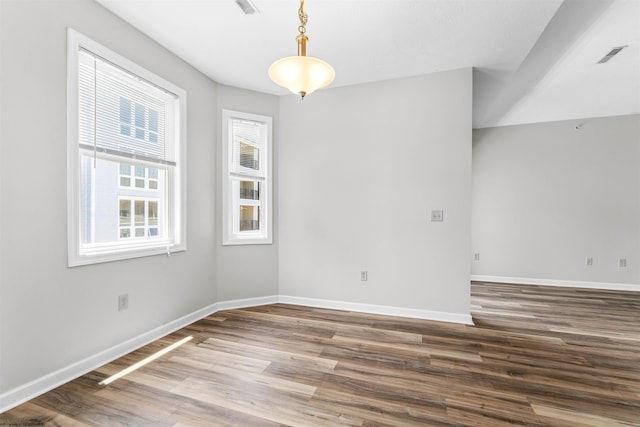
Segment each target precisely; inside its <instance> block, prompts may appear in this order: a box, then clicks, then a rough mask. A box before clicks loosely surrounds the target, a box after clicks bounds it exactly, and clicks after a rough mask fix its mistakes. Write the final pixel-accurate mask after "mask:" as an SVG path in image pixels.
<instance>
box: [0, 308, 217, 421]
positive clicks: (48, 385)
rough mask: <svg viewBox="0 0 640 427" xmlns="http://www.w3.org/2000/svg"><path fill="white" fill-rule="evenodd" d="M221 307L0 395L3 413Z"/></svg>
mask: <svg viewBox="0 0 640 427" xmlns="http://www.w3.org/2000/svg"><path fill="white" fill-rule="evenodd" d="M218 305H219V304H218V303H215V304H211V305H209V306H207V307H204V308H201V309H199V310H196V311H194V312H193V313H190V314H187V315H186V316H182V317H180V318H178V319H176V320H173V321H171V322H168V323H166V324H164V325H162V326H159V327H157V328H155V329H152V330H150V331H148V332H145V333H143V334H140V335H138V336H137V337H134V338H131V339H130V340H127V341H125V342H123V343H121V344H117V345H115V346H113V347H111V348H108V349H106V350H104V351H101V352H99V353H96V354H94V355H92V356H89V357H87V358H85V359H83V360H80V361H78V362H75V363H73V364H71V365H69V366H66V367H64V368H61V369H58V370H57V371H54V372H51V373H49V374H46V375H44V376H42V377H40V378H36V379H35V380H33V381H31V382H28V383H26V384H24V385H22V386H19V387H16V388H14V389H12V390H9V391H7V392H5V393H3V394H1V395H0V413H3V412H5V411H8V410H9V409H11V408H13V407H16V406H18V405H20V404H21V403H24V402H26V401H28V400H31V399H33V398H35V397H37V396H39V395H41V394H43V393H46V392H47V391H49V390H52V389H54V388H56V387H59V386H61V385H62V384H64V383H67V382H69V381H71V380H74V379H76V378H78V377H81V376H82V375H84V374H86V373H88V372H91V371H93V370H95V369H97V368H99V367H100V366H102V365H105V364H107V363H110V362H112V361H114V360H116V359H117V358H119V357H122V356H124V355H125V354H128V353H131V352H132V351H134V350H137V349H138V348H140V347H143V346H145V345H147V344H149V343H151V342H153V341H155V340H157V339H160V338H162V337H164V336H166V335H168V334H170V333H172V332H175V331H177V330H178V329H180V328H184V327H185V326H187V325H190V324H191V323H193V322H195V321H197V320H200V319H202V318H204V317H207V316H209V315H210V314H213V313H215V312H216V311H218V309H219V308H218Z"/></svg>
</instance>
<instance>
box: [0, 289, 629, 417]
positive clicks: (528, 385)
mask: <svg viewBox="0 0 640 427" xmlns="http://www.w3.org/2000/svg"><path fill="white" fill-rule="evenodd" d="M472 314H473V319H474V322H475V326H465V325H457V324H449V323H440V322H431V321H423V320H414V319H404V318H395V317H386V316H377V315H368V314H360V313H353V312H341V311H332V310H325V309H314V308H306V307H298V306H291V305H284V304H275V305H267V306H261V307H254V308H248V309H242V310H231V311H224V312H218V313H216V314H214V315H212V316H209V317H207V318H205V319H202V320H200V321H198V322H196V323H194V324H192V325H190V326H188V327H186V328H184V329H182V330H180V331H178V332H176V333H174V334H171V335H169V336H167V337H165V338H163V339H161V340H158V341H156V342H154V343H152V344H150V345H148V346H146V347H144V348H142V349H140V350H138V351H135V352H133V353H131V354H129V355H127V356H125V357H123V358H121V359H118V360H116V361H114V362H113V363H110V364H108V365H105V366H103V367H101V368H100V369H98V370H96V371H93V372H90V373H89V374H87V375H84V376H82V377H81V378H78V379H77V380H75V381H72V382H70V383H68V384H65V385H63V386H61V387H59V388H57V389H55V390H52V391H50V392H48V393H46V394H44V395H42V396H40V397H38V398H36V399H34V400H32V401H30V402H28V403H25V404H23V405H20V406H18V407H16V408H14V409H12V410H10V411H8V412H6V413H4V414H1V415H0V425H20V423H22V424H23V425H60V426H83V425H100V426H102V425H105V426H113V425H132V426H146V425H151V426H186V425H207V426H211V425H222V426H245V425H260V426H278V425H289V426H322V425H326V426H337V425H356V426H373V425H376V426H390V425H393V426H409V425H459V426H503V425H513V424H516V425H536V426H537V425H540V426H578V425H580V426H582V425H595V426H640V293H632V292H617V291H597V290H585V289H569V288H548V287H538V286H516V285H502V284H500V285H498V284H488V283H474V284H472ZM186 336H193V339H192V340H191V341H189V342H187V343H186V344H184V345H182V346H180V347H179V348H177V349H175V350H173V351H172V352H170V353H168V354H166V355H164V356H162V357H160V358H159V359H157V360H156V361H154V362H151V363H150V364H148V365H146V366H144V367H142V368H140V369H139V370H137V371H135V372H133V373H130V374H128V375H127V376H125V377H123V378H121V379H118V380H116V381H114V382H113V383H111V384H109V385H107V386H102V385H99V384H98V383H99V382H100V381H102V380H104V379H105V378H107V377H108V376H110V375H112V374H115V373H116V372H118V371H120V370H121V369H123V368H125V367H127V366H129V365H131V364H133V363H136V362H138V361H140V360H141V359H144V358H145V357H147V356H149V355H150V354H153V353H154V352H156V351H158V350H160V349H162V348H166V347H167V346H168V345H170V344H172V343H174V342H176V341H178V340H180V339H181V338H183V337H186Z"/></svg>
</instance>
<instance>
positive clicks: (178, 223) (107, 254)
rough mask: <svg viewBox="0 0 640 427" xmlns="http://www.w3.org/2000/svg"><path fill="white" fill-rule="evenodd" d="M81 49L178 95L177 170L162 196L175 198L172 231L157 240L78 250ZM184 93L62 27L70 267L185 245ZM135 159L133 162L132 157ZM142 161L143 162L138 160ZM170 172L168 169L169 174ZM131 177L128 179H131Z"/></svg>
mask: <svg viewBox="0 0 640 427" xmlns="http://www.w3.org/2000/svg"><path fill="white" fill-rule="evenodd" d="M80 47H83V48H85V49H87V50H89V51H91V52H93V53H95V54H96V55H99V56H101V57H102V58H104V59H106V60H108V61H110V62H112V63H114V64H118V66H120V67H122V68H124V69H126V70H127V71H129V72H131V73H133V74H136V75H138V76H140V77H142V78H144V79H146V80H147V81H149V82H150V83H152V84H155V85H157V86H159V87H162V88H165V89H166V90H169V91H171V92H172V93H174V94H175V95H177V96H178V104H179V105H178V108H177V112H176V114H177V115H178V117H177V123H178V124H179V128H178V129H176V133H177V138H178V139H179V141H180V142H179V148H178V152H177V153H176V158H177V168H176V172H177V173H173V175H172V176H171V178H170V179H171V182H172V183H173V185H168V188H167V198H168V200H175V202H174V203H168V204H167V205H168V206H167V221H170V222H171V223H173V224H175V225H174V226H173V227H172V228H171V231H172V234H171V235H169V236H167V239H162V241H145V242H140V243H138V244H136V243H132V244H126V245H118V244H103V245H101V244H97V245H95V247H93V248H91V249H89V250H84V251H82V253H81V251H80V203H79V201H80V155H81V149H80V148H79V146H78V142H79V122H78V109H79V103H78V85H77V81H78V69H79V67H78V66H79V64H78V49H79V48H80ZM186 123H187V93H186V92H185V91H184V90H183V89H181V88H179V87H177V86H176V85H174V84H173V83H171V82H168V81H166V80H164V79H162V78H161V77H159V76H157V75H155V74H154V73H152V72H150V71H148V70H146V69H145V68H143V67H141V66H139V65H137V64H135V63H134V62H132V61H130V60H128V59H126V58H124V57H122V56H120V55H119V54H117V53H115V52H113V51H112V50H110V49H108V48H106V47H104V46H102V45H101V44H99V43H97V42H94V41H93V40H91V39H90V38H88V37H86V36H84V35H83V34H81V33H79V32H77V31H75V30H73V29H71V28H67V252H68V254H67V262H68V266H69V267H76V266H81V265H87V264H96V263H102V262H109V261H117V260H123V259H131V258H138V257H144V256H151V255H158V254H167V255H168V254H169V253H171V252H179V251H185V250H186V249H187V210H186V209H187V203H186V196H187V186H186V176H187V175H186V166H187V165H186V161H187V155H186V153H187V151H186V146H187V129H186ZM136 162H137V161H136ZM140 163H141V164H144V162H140ZM170 173H171V172H170ZM132 178H133V177H132Z"/></svg>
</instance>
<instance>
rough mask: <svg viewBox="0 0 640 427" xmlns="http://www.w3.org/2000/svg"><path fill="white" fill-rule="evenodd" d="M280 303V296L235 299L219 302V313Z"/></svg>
mask: <svg viewBox="0 0 640 427" xmlns="http://www.w3.org/2000/svg"><path fill="white" fill-rule="evenodd" d="M278 301H279V300H278V295H271V296H266V297H256V298H244V299H234V300H229V301H222V302H219V303H218V310H217V311H220V310H233V309H235V308H246V307H257V306H259V305H267V304H275V303H277V302H278Z"/></svg>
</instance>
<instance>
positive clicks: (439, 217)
mask: <svg viewBox="0 0 640 427" xmlns="http://www.w3.org/2000/svg"><path fill="white" fill-rule="evenodd" d="M431 221H432V222H441V221H444V211H431Z"/></svg>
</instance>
